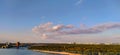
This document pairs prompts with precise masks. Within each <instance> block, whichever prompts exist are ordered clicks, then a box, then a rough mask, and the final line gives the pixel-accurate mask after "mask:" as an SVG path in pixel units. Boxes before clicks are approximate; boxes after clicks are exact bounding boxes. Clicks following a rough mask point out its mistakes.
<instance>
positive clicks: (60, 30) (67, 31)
mask: <svg viewBox="0 0 120 55" xmlns="http://www.w3.org/2000/svg"><path fill="white" fill-rule="evenodd" d="M82 26H83V25H82ZM113 28H119V29H120V23H105V24H100V25H96V26H93V27H90V28H81V27H79V28H76V27H74V26H73V25H63V24H57V25H54V24H53V23H51V22H48V23H45V24H40V25H38V26H35V27H34V28H33V29H32V31H33V32H34V33H36V34H37V35H40V36H41V38H43V39H47V38H49V37H50V38H51V37H55V36H62V35H71V34H95V33H101V32H104V31H106V30H109V29H113Z"/></svg>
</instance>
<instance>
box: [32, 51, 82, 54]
mask: <svg viewBox="0 0 120 55" xmlns="http://www.w3.org/2000/svg"><path fill="white" fill-rule="evenodd" d="M33 51H36V52H44V53H52V54H62V55H81V54H75V53H68V52H56V51H46V50H33Z"/></svg>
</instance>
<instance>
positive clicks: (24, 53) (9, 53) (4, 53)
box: [0, 49, 59, 55]
mask: <svg viewBox="0 0 120 55" xmlns="http://www.w3.org/2000/svg"><path fill="white" fill-rule="evenodd" d="M0 55H59V54H48V53H41V52H34V51H31V50H27V49H0Z"/></svg>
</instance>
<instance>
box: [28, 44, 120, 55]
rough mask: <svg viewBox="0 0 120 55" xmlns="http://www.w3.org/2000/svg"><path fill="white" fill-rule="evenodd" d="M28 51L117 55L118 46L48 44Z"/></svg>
mask: <svg viewBox="0 0 120 55" xmlns="http://www.w3.org/2000/svg"><path fill="white" fill-rule="evenodd" d="M29 49H37V50H49V51H66V52H72V53H84V54H87V55H89V54H93V55H94V54H95V55H97V54H99V53H100V54H104V55H110V54H114V55H119V52H120V45H90V44H49V45H45V46H31V47H30V48H29Z"/></svg>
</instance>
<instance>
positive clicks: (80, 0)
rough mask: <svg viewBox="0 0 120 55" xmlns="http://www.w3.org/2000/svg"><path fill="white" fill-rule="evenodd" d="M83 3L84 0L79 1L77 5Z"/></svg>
mask: <svg viewBox="0 0 120 55" xmlns="http://www.w3.org/2000/svg"><path fill="white" fill-rule="evenodd" d="M82 2H83V0H79V1H77V2H76V3H75V5H79V4H81V3H82Z"/></svg>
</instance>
